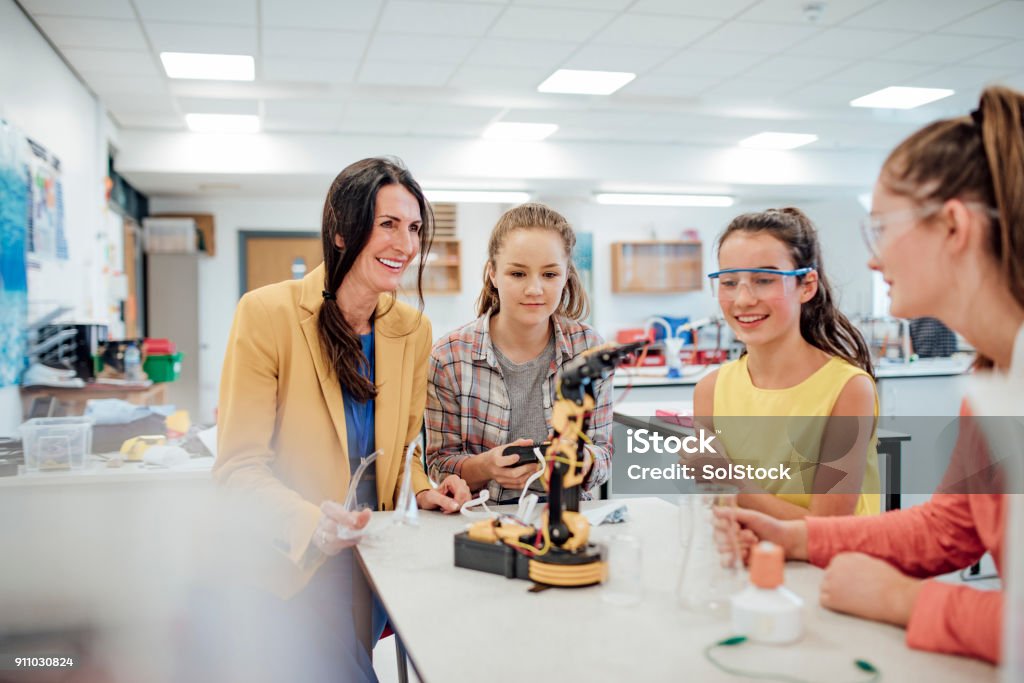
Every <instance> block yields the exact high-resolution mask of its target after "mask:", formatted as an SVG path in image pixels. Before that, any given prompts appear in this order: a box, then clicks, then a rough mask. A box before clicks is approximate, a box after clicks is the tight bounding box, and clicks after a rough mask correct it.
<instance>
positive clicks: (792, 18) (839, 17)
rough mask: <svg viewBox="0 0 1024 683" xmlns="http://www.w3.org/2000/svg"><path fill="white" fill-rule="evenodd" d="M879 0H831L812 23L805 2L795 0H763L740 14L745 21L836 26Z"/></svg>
mask: <svg viewBox="0 0 1024 683" xmlns="http://www.w3.org/2000/svg"><path fill="white" fill-rule="evenodd" d="M876 2H878V0H829V1H828V2H827V3H825V8H824V11H823V12H822V13H821V15H820V16H819V17H818V19H817V21H816V22H814V24H812V23H811V22H810V21H808V19H807V17H806V15H805V13H804V9H803V8H804V5H805V4H807V3H804V2H795V1H794V0H761V2H759V3H757V4H756V5H754V6H753V7H751V8H750V9H748V10H747V11H745V12H744V13H743V14H741V15H740V16H739V18H740V19H742V20H743V21H764V22H769V23H780V24H799V25H802V26H812V25H814V26H834V25H836V24H839V23H842V22H843V21H844V20H846V19H847V18H848V17H850V16H852V15H854V14H856V13H858V12H860V11H861V10H863V9H864V8H865V7H868V6H870V5H874V4H875V3H876Z"/></svg>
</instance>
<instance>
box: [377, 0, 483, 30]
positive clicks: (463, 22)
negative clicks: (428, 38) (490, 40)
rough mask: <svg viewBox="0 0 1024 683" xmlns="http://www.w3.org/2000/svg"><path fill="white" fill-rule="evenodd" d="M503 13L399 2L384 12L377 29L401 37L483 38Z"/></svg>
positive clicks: (462, 6)
mask: <svg viewBox="0 0 1024 683" xmlns="http://www.w3.org/2000/svg"><path fill="white" fill-rule="evenodd" d="M501 9H502V8H501V7H495V6H493V5H465V4H456V3H453V2H431V3H421V2H409V1H408V0H395V1H393V2H389V3H388V4H387V7H385V8H384V13H383V14H382V15H381V18H380V22H379V24H378V26H377V29H378V30H380V31H397V32H399V33H428V34H433V35H448V36H482V35H483V34H484V33H485V32H486V31H487V28H488V27H489V26H490V25H491V24H492V23H493V22H494V20H495V18H496V17H497V16H498V15H499V14H500V13H501Z"/></svg>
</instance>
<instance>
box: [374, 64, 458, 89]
mask: <svg viewBox="0 0 1024 683" xmlns="http://www.w3.org/2000/svg"><path fill="white" fill-rule="evenodd" d="M454 71H455V67H454V66H451V65H449V64H424V63H422V62H369V61H368V62H365V63H364V64H363V67H362V68H361V69H360V70H359V77H358V80H359V82H360V83H374V84H379V85H408V86H414V87H440V86H442V85H444V84H445V83H446V82H447V81H448V79H449V78H451V75H452V73H454Z"/></svg>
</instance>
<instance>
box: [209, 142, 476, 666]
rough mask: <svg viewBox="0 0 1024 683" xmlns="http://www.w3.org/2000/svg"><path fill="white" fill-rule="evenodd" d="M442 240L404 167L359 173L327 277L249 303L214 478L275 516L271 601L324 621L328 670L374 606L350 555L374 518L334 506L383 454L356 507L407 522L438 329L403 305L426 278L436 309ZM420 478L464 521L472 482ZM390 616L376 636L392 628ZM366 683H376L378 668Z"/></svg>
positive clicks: (423, 502)
mask: <svg viewBox="0 0 1024 683" xmlns="http://www.w3.org/2000/svg"><path fill="white" fill-rule="evenodd" d="M432 227H433V225H432V214H431V211H430V206H429V204H428V203H427V201H426V199H425V198H424V196H423V192H422V191H421V189H420V187H419V185H418V184H417V183H416V181H415V180H414V179H413V177H412V175H411V174H410V173H409V171H408V170H407V169H405V168H404V167H403V166H402V165H401V163H400V162H398V161H397V160H391V159H381V158H373V159H364V160H362V161H358V162H356V163H354V164H352V165H350V166H348V167H347V168H345V169H344V170H343V171H342V172H341V173H340V174H338V177H337V178H335V179H334V182H333V183H332V184H331V187H330V190H329V191H328V193H327V199H326V201H325V202H324V210H323V223H322V239H323V256H324V263H323V264H322V265H320V266H318V267H317V268H315V269H313V271H311V272H310V273H309V274H308V275H306V276H305V277H304V278H302V279H301V280H292V281H286V282H280V283H277V284H273V285H269V286H267V287H262V288H260V289H257V290H255V291H252V292H249V293H247V294H246V295H245V296H243V297H242V299H241V301H240V302H239V304H238V310H237V312H236V314H235V321H234V325H233V327H232V330H231V336H230V339H229V342H228V349H227V354H226V356H225V359H224V367H223V374H222V377H221V386H220V405H219V419H218V442H219V443H218V457H217V462H216V465H215V466H214V475H215V477H216V478H217V480H218V481H219V482H220V483H222V484H225V485H228V486H231V487H234V488H240V489H243V490H245V491H247V492H252V493H253V494H254V495H255V496H258V502H259V504H260V505H261V506H262V507H263V508H264V509H265V510H266V511H269V512H268V515H269V519H270V520H271V521H270V523H269V524H268V526H269V527H270V529H269V531H270V533H272V535H273V542H274V545H275V547H276V548H277V550H279V551H280V552H279V553H277V555H278V557H277V565H278V566H276V567H274V568H273V572H272V575H273V584H272V588H273V589H274V591H275V592H276V593H277V594H279V595H280V596H281V597H283V598H293V596H297V597H294V599H293V600H292V601H291V602H292V603H295V604H296V605H297V607H296V609H303V608H305V609H307V610H308V611H309V612H310V613H311V615H312V616H310V619H312V620H313V623H314V629H315V630H316V631H317V633H318V634H319V635H318V637H321V638H322V637H323V634H330V635H328V636H327V637H328V639H330V638H334V639H335V640H340V641H344V642H343V643H342V644H341V645H339V644H338V643H337V642H334V643H332V642H330V641H329V640H328V641H325V642H324V643H323V650H324V652H323V654H325V655H326V656H332V652H331V650H332V649H338V650H339V653H340V652H341V650H345V648H346V647H347V646H350V645H351V644H352V642H353V638H352V634H353V633H354V632H355V631H354V627H353V626H352V623H353V618H352V612H353V610H352V609H350V607H351V605H352V604H353V598H355V599H356V602H358V598H360V597H361V596H360V593H361V592H362V591H360V590H356V591H355V595H353V582H358V581H359V576H358V572H354V571H353V559H352V555H351V550H348V549H347V548H348V547H349V546H351V545H352V544H353V543H354V542H355V541H353V540H346V539H345V538H342V535H343V534H340V533H339V529H341V528H342V527H347V528H349V529H358V528H361V527H363V526H365V525H366V523H367V522H368V521H369V516H370V513H369V510H361V511H359V512H358V513H356V512H349V511H346V510H344V509H343V508H342V506H341V505H340V504H338V503H337V502H334V501H338V500H342V499H343V498H344V497H345V495H346V490H347V488H348V486H349V480H350V478H351V476H352V472H353V471H354V470H355V469H356V468H357V467H358V466H359V464H360V460H361V459H362V458H364V457H366V456H368V455H370V454H371V453H372V452H374V451H376V450H380V451H381V455H380V456H379V457H378V458H377V460H376V462H375V463H374V464H373V465H372V466H371V467H370V469H369V470H367V472H366V473H365V474H364V476H363V478H362V479H361V480H360V484H359V491H358V500H359V502H360V503H361V504H365V505H366V506H367V507H369V508H371V509H376V510H393V509H395V505H396V502H397V498H398V494H399V491H400V488H401V482H402V480H403V474H404V473H403V469H404V465H405V459H404V455H405V452H406V447H407V445H408V444H410V443H411V442H413V441H414V440H415V439H416V438H417V437H418V435H419V433H420V429H421V426H422V423H423V410H424V405H425V402H426V386H427V377H426V372H427V364H428V359H429V356H430V346H431V341H432V338H431V328H430V322H429V321H428V320H427V319H426V318H425V317H424V316H423V315H422V311H421V310H420V311H417V310H416V309H414V308H412V307H410V306H408V305H406V304H403V303H401V302H399V301H397V300H396V299H395V291H396V290H397V289H398V287H399V286H400V282H401V279H402V274H403V273H404V272H405V270H406V268H408V267H409V266H410V265H412V264H416V267H417V268H418V269H419V272H418V277H417V290H418V294H419V297H420V307H421V309H422V301H423V299H422V289H421V287H420V285H419V281H420V280H421V278H422V267H423V266H422V263H423V260H422V259H417V256H418V255H420V254H421V253H426V252H427V251H428V250H429V248H430V242H431V232H432ZM412 468H413V470H412V473H411V475H412V476H411V478H412V485H413V488H414V490H415V494H416V502H417V503H418V505H419V507H420V508H422V509H438V508H440V509H441V510H443V511H445V512H455V511H457V510H458V509H459V505H460V504H461V503H462V502H464V501H465V500H468V499H469V498H470V495H469V490H468V488H467V487H466V485H465V483H464V482H463V481H462V480H461V479H460V478H459V477H455V476H452V477H448V478H446V479H445V480H444V481H442V482H441V485H440V487H439V488H437V489H434V488H432V487H431V484H430V482H429V480H428V479H427V476H426V474H425V473H424V471H423V466H422V463H421V461H420V459H419V458H413V460H412ZM321 501H327V502H323V503H322V502H321ZM307 584H309V585H307ZM358 587H359V585H358V583H357V584H356V588H358ZM379 612H380V610H378V614H375V615H374V616H375V620H374V621H375V623H374V625H373V631H372V634H371V636H379V634H380V630H381V629H382V628H383V619H382V618H381V615H380V613H379ZM363 635H365V634H363ZM368 640H369V642H370V643H372V642H374V641H375V640H376V637H371V638H369V639H368ZM333 656H337V657H342V656H343V655H342V654H333ZM352 656H355V657H357V658H361V657H359V656H358V655H352ZM366 662H368V660H366ZM366 662H364V664H365V663H366ZM345 666H346V665H344V664H339V667H341V668H342V669H344V668H345ZM327 668H328V669H329V668H330V667H329V666H328V667H327ZM362 674H363V675H364V677H365V678H370V679H372V671H369V672H367V671H366V667H365V666H364V667H363V671H362ZM346 675H349V676H350V677H351V676H352V675H354V674H350V673H343V672H342V671H339V672H338V676H337V677H338V680H349V679H348V678H346Z"/></svg>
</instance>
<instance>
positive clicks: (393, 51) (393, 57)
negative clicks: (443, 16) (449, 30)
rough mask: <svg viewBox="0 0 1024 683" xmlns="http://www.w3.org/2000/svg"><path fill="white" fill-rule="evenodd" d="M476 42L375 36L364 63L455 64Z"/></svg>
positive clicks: (454, 39)
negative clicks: (419, 62) (375, 61)
mask: <svg viewBox="0 0 1024 683" xmlns="http://www.w3.org/2000/svg"><path fill="white" fill-rule="evenodd" d="M476 44H477V39H476V38H462V37H458V36H447V37H446V38H444V39H443V40H439V39H438V38H437V37H436V36H424V35H410V34H407V33H382V32H379V31H378V32H377V33H376V34H375V35H374V36H373V40H371V41H370V50H369V52H367V53H366V58H367V59H373V60H379V61H394V62H404V61H410V62H415V61H424V62H430V63H432V64H459V63H461V62H462V61H463V60H464V59H465V58H466V56H467V55H468V54H469V53H470V51H471V50H472V49H473V48H474V47H475V46H476Z"/></svg>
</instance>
